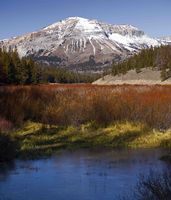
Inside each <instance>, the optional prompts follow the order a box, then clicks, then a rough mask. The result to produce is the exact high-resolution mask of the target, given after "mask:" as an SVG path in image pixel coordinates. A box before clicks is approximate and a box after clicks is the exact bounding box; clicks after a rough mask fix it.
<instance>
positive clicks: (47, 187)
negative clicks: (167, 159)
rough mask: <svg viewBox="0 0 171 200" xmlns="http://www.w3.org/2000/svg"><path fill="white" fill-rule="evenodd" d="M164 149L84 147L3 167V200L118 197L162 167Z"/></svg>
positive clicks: (0, 179) (0, 190)
mask: <svg viewBox="0 0 171 200" xmlns="http://www.w3.org/2000/svg"><path fill="white" fill-rule="evenodd" d="M164 153H165V152H164V150H159V149H158V150H156V149H155V150H154V149H153V150H149V149H148V150H113V151H111V150H110V151H104V150H103V151H99V150H98V151H97V150H93V151H90V150H86V151H85V150H83V151H76V152H63V153H60V154H59V155H57V156H54V157H52V158H49V159H40V160H34V161H19V160H16V161H15V162H14V163H13V164H11V165H10V166H8V167H7V166H6V167H2V166H1V167H0V200H115V199H116V200H117V199H118V196H120V195H121V196H122V195H123V194H124V193H129V191H130V190H131V189H132V188H134V187H135V184H136V181H137V178H138V175H139V174H140V173H143V174H146V173H148V172H149V170H150V169H155V170H159V171H160V170H162V169H163V168H165V167H166V164H165V163H163V162H162V161H160V160H158V158H159V157H160V156H161V155H163V154H164Z"/></svg>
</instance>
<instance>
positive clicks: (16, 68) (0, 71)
mask: <svg viewBox="0 0 171 200" xmlns="http://www.w3.org/2000/svg"><path fill="white" fill-rule="evenodd" d="M97 78H98V75H90V74H79V73H76V72H71V71H67V70H65V69H59V68H54V67H50V66H42V65H40V64H37V63H35V62H34V61H33V60H32V59H30V58H22V59H20V57H19V55H18V53H17V51H16V50H15V51H9V52H7V51H5V50H2V49H0V84H1V85H3V84H36V83H48V82H49V83H82V82H84V83H87V82H92V81H94V80H95V79H97Z"/></svg>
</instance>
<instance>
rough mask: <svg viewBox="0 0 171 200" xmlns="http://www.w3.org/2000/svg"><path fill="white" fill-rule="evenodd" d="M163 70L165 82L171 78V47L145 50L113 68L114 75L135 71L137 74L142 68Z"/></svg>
mask: <svg viewBox="0 0 171 200" xmlns="http://www.w3.org/2000/svg"><path fill="white" fill-rule="evenodd" d="M149 67H150V68H152V69H156V70H161V79H162V80H165V79H167V78H169V77H170V76H171V46H161V47H155V48H153V47H151V48H149V49H143V50H142V51H141V52H140V53H139V54H136V55H134V56H133V57H130V58H129V59H128V60H125V61H124V62H122V63H119V64H114V65H113V66H112V74H113V75H118V74H126V73H127V72H128V71H129V70H131V69H135V70H136V72H137V73H139V72H141V69H142V68H149Z"/></svg>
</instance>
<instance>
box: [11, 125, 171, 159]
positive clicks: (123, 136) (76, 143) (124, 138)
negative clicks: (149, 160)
mask: <svg viewBox="0 0 171 200" xmlns="http://www.w3.org/2000/svg"><path fill="white" fill-rule="evenodd" d="M11 134H12V135H13V137H14V138H15V140H16V141H17V143H18V146H19V148H18V156H20V157H22V158H37V157H40V156H49V155H52V154H54V153H57V152H58V151H59V150H61V149H79V148H118V147H119V148H157V147H167V148H170V147H171V131H170V130H167V131H165V132H160V131H157V130H153V129H150V128H148V127H147V126H145V125H142V124H135V123H128V122H125V123H117V124H113V125H110V126H108V127H98V126H97V125H96V126H95V125H94V123H89V124H86V125H81V126H79V127H74V126H69V127H60V126H49V125H44V124H40V123H33V122H28V123H26V124H25V125H24V126H23V128H22V129H19V130H17V131H15V132H13V133H11Z"/></svg>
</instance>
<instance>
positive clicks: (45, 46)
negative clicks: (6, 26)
mask: <svg viewBox="0 0 171 200" xmlns="http://www.w3.org/2000/svg"><path fill="white" fill-rule="evenodd" d="M161 44H167V42H166V41H165V40H160V39H154V38H151V37H149V36H147V35H146V34H145V33H144V32H143V31H141V30H139V29H138V28H136V27H134V26H132V25H126V24H124V25H112V24H107V23H103V22H99V21H97V20H89V19H85V18H81V17H69V18H67V19H65V20H62V21H60V22H57V23H54V24H52V25H50V26H47V27H45V28H43V29H41V30H39V31H37V32H32V33H29V34H26V35H23V36H19V37H16V38H11V39H8V40H3V41H0V47H5V48H6V49H7V50H8V49H14V48H17V50H18V53H19V55H20V56H21V57H24V56H32V57H34V58H35V59H37V60H39V61H41V62H46V63H49V64H53V65H56V66H65V67H69V66H74V65H77V67H78V65H79V64H81V65H82V63H87V65H89V59H90V57H91V56H92V55H93V56H94V61H95V63H96V64H97V65H98V66H99V67H100V68H101V66H105V63H108V65H109V64H110V63H112V62H113V61H119V60H122V59H125V58H126V57H128V56H130V55H133V54H134V53H137V52H139V51H140V50H141V49H143V48H148V47H151V46H159V45H161ZM91 58H92V57H91ZM88 67H89V66H88ZM85 68H86V66H85ZM81 69H82V67H81Z"/></svg>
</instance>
